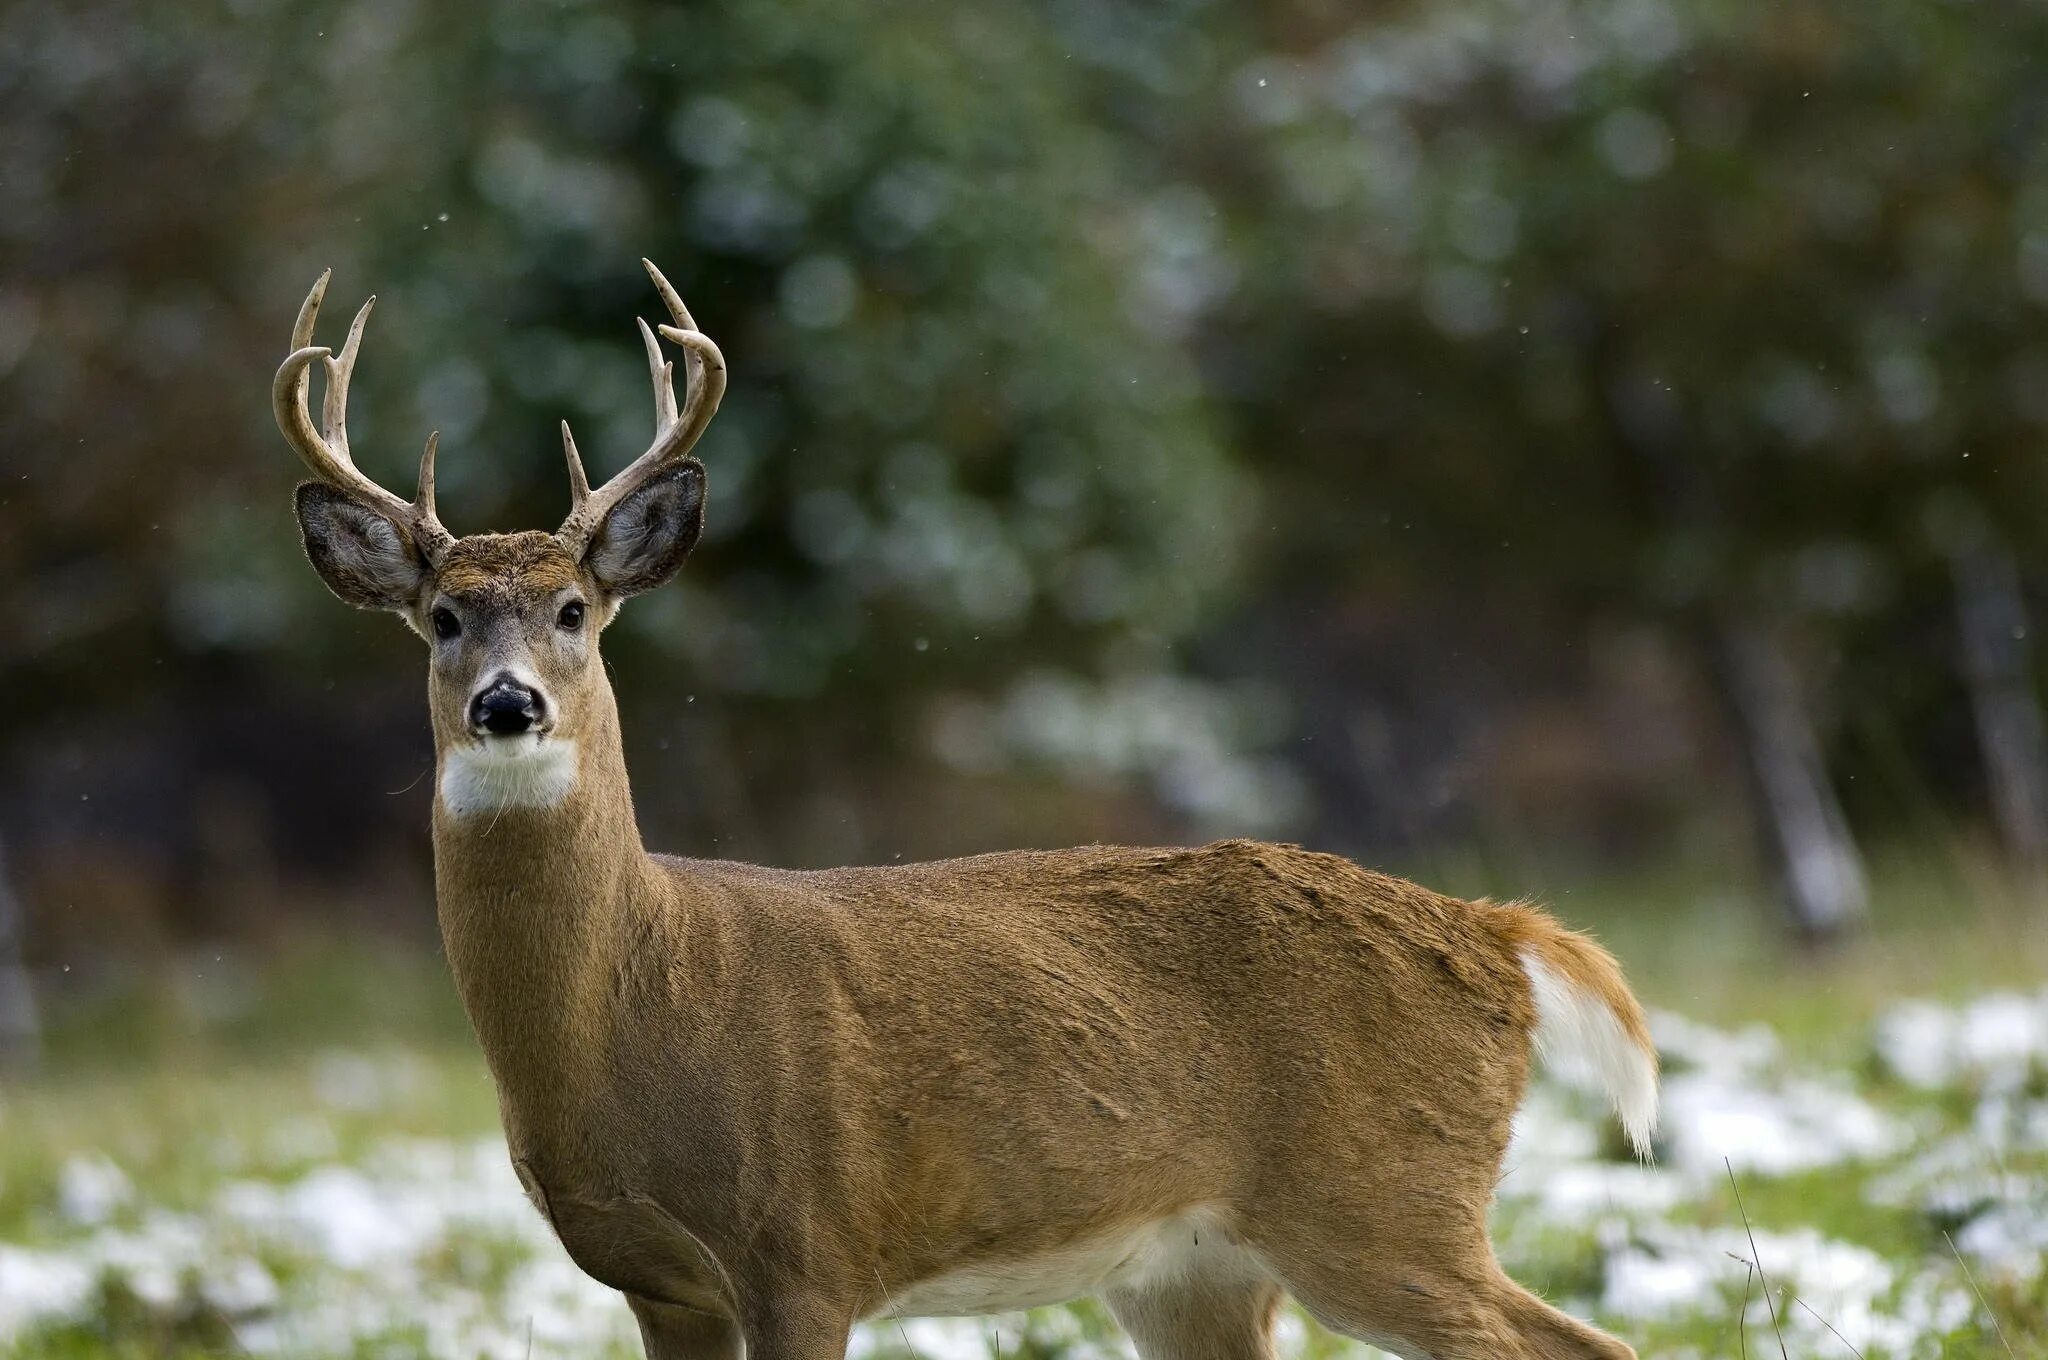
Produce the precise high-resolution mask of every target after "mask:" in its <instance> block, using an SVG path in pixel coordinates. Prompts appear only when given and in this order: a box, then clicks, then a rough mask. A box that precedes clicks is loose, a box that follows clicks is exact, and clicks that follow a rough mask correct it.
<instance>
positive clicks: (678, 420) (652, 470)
mask: <svg viewBox="0 0 2048 1360" xmlns="http://www.w3.org/2000/svg"><path fill="white" fill-rule="evenodd" d="M641 263H642V264H644V265H646V266H647V273H648V275H649V276H650V277H651V278H653V280H654V286H655V289H656V291H658V292H659V293H660V294H661V299H662V302H663V303H664V304H665V305H666V306H667V307H668V310H669V315H671V316H673V317H674V318H675V319H676V321H677V323H678V324H677V325H673V326H660V327H649V326H648V324H647V323H646V321H644V320H642V321H640V323H639V325H640V338H641V342H642V344H644V345H645V346H646V349H647V368H648V375H649V378H650V379H651V381H652V382H653V385H654V421H655V427H654V442H653V443H652V444H650V445H648V447H647V451H646V452H645V453H643V454H641V455H640V456H639V457H638V458H636V459H634V460H633V461H632V463H631V464H629V465H628V466H627V467H626V469H625V470H624V471H622V472H620V473H619V475H618V476H616V477H614V478H612V479H611V480H610V481H608V482H606V483H605V484H604V485H603V486H601V487H599V488H597V489H596V490H595V491H592V490H591V489H590V485H589V482H588V481H587V480H586V478H585V476H584V472H583V460H582V458H581V457H579V456H578V454H577V452H576V441H575V440H574V439H573V438H572V437H571V436H570V434H569V425H568V422H567V421H564V422H563V423H562V452H563V455H564V457H565V459H566V461H567V462H568V465H569V517H568V518H567V519H565V520H563V521H562V527H561V528H559V529H557V530H556V531H555V534H556V536H557V537H559V538H560V539H561V540H562V541H563V544H564V545H565V546H566V547H568V548H569V550H570V551H571V552H573V553H576V554H579V555H580V554H581V553H582V551H583V550H584V549H585V548H587V547H588V546H590V540H591V539H592V538H593V537H594V536H595V535H596V533H597V530H598V527H599V526H600V525H602V524H603V523H604V520H605V516H606V515H608V514H610V513H611V511H612V508H613V507H614V506H616V505H617V504H618V503H619V502H620V501H622V500H624V499H625V498H626V497H627V496H628V495H630V494H631V493H632V492H633V491H634V490H636V489H637V488H639V487H640V486H642V485H643V484H645V483H646V482H647V481H648V480H649V479H651V478H653V477H654V476H656V475H658V474H659V473H661V472H662V471H663V470H665V469H667V468H670V467H673V466H675V465H676V464H677V463H679V462H681V461H682V460H683V459H684V458H685V457H687V456H688V455H689V452H690V449H691V448H692V447H693V446H694V445H695V444H696V442H697V440H698V438H699V437H700V436H701V435H702V434H703V433H704V427H705V426H707V425H709V424H710V423H711V417H712V416H713V415H715V414H717V412H718V403H719V401H720V400H721V399H722V398H723V397H724V395H725V356H724V355H722V354H720V353H719V350H718V346H717V345H715V344H713V343H712V341H711V337H710V336H708V335H705V334H704V333H703V332H701V331H699V330H698V329H697V328H696V325H695V323H694V322H693V321H692V320H691V317H690V312H689V309H688V308H687V307H685V306H683V300H682V298H681V297H679V296H678V295H677V294H676V290H675V289H674V288H673V287H671V286H670V285H669V281H668V280H667V279H666V278H663V277H662V273H661V271H660V270H659V269H656V268H655V267H654V266H653V264H651V263H649V262H648V261H646V260H642V261H641ZM657 330H658V331H659V332H660V334H661V335H662V336H664V337H665V338H667V339H668V340H671V341H673V342H674V343H675V344H677V345H679V346H681V347H682V350H683V373H684V377H685V381H686V383H687V388H686V392H687V395H686V396H685V398H684V400H683V405H682V410H681V411H680V412H678V411H677V409H676V395H675V365H674V363H673V362H670V361H668V360H664V359H663V358H662V357H661V346H660V344H659V343H658V342H657V341H656V340H655V333H656V331H657Z"/></svg>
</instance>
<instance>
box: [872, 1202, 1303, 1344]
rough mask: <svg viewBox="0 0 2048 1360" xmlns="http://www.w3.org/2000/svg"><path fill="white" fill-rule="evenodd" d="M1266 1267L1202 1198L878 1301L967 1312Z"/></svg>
mask: <svg viewBox="0 0 2048 1360" xmlns="http://www.w3.org/2000/svg"><path fill="white" fill-rule="evenodd" d="M1264 1273H1265V1272H1264V1271H1263V1270H1262V1269H1261V1268H1260V1267H1259V1265H1258V1264H1257V1262H1256V1261H1254V1260H1253V1258H1252V1256H1251V1254H1250V1253H1249V1252H1247V1251H1246V1250H1245V1249H1244V1247H1243V1246H1241V1245H1240V1244H1239V1243H1238V1241H1237V1239H1236V1238H1235V1237H1234V1236H1232V1235H1231V1234H1230V1233H1229V1232H1227V1231H1226V1230H1225V1229H1224V1227H1223V1224H1222V1222H1221V1219H1220V1216H1219V1215H1218V1214H1217V1213H1216V1211H1215V1210H1213V1209H1210V1208H1208V1207H1206V1206H1198V1207H1196V1208H1192V1209H1188V1210H1185V1211H1183V1212H1181V1213H1178V1214H1175V1215H1174V1216H1173V1217H1171V1218H1162V1219H1157V1220H1154V1221H1153V1222H1151V1223H1144V1224H1139V1225H1137V1226H1135V1227H1132V1228H1129V1229H1127V1230H1125V1231H1123V1232H1119V1233H1114V1234H1111V1235H1109V1236H1106V1237H1100V1238H1094V1239H1091V1240H1089V1241H1086V1242H1076V1243H1074V1244H1072V1245H1070V1246H1066V1247H1061V1248H1059V1249H1058V1250H1056V1251H1049V1252H1042V1253H1040V1254H1038V1255H1036V1256H1028V1257H1021V1258H1018V1259H1014V1260H1008V1261H1002V1260H997V1261H982V1262H977V1263H975V1264H973V1265H968V1266H961V1267H960V1268H958V1269H956V1270H949V1271H947V1272H945V1273H944V1274H941V1275H934V1276H931V1277H930V1278H928V1279H923V1280H919V1281H918V1282H917V1283H915V1284H913V1285H910V1286H909V1287H908V1288H905V1289H903V1290H901V1291H899V1292H897V1293H896V1294H895V1295H894V1296H893V1297H891V1298H890V1299H889V1300H888V1301H887V1302H886V1304H885V1305H884V1310H883V1313H882V1316H885V1317H972V1316H977V1315H979V1314H983V1313H1009V1312H1015V1311H1017V1310H1018V1309H1022V1308H1037V1307H1041V1306H1043V1305H1045V1304H1049V1303H1064V1302H1066V1301H1067V1300H1068V1299H1077V1298H1080V1297H1082V1296H1083V1295H1086V1294H1101V1293H1105V1292H1111V1291H1115V1290H1119V1289H1143V1288H1145V1287H1146V1286H1148V1285H1153V1284H1159V1283H1164V1282H1166V1281H1170V1280H1175V1279H1182V1278H1186V1277H1189V1276H1196V1275H1200V1276H1205V1277H1209V1278H1215V1277H1216V1276H1218V1275H1223V1276H1226V1277H1230V1278H1243V1277H1246V1276H1258V1275H1262V1274H1264Z"/></svg>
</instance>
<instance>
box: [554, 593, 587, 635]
mask: <svg viewBox="0 0 2048 1360" xmlns="http://www.w3.org/2000/svg"><path fill="white" fill-rule="evenodd" d="M555 623H556V624H557V625H558V626H560V627H563V628H567V629H569V630H570V631H572V632H573V631H575V630H576V629H578V628H581V627H582V626H583V602H582V601H581V600H571V601H569V603H567V604H565V605H563V606H562V612H561V613H559V614H557V615H555Z"/></svg>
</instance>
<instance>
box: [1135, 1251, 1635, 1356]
mask: <svg viewBox="0 0 2048 1360" xmlns="http://www.w3.org/2000/svg"><path fill="white" fill-rule="evenodd" d="M1409 1226H1411V1227H1412V1225H1409ZM1376 1239H1377V1240H1379V1241H1382V1242H1384V1243H1385V1244H1386V1246H1385V1248H1384V1249H1383V1250H1371V1249H1367V1250H1359V1249H1355V1248H1349V1247H1345V1246H1338V1247H1335V1249H1332V1248H1331V1247H1327V1246H1318V1245H1308V1247H1307V1249H1306V1250H1285V1251H1283V1252H1282V1253H1277V1254H1276V1260H1275V1262H1274V1264H1275V1266H1276V1267H1277V1268H1278V1270H1279V1272H1280V1277H1281V1281H1282V1283H1284V1284H1285V1285H1286V1287H1287V1289H1288V1290H1289V1291H1290V1292H1291V1293H1292V1294H1293V1295H1294V1296H1295V1297H1296V1298H1297V1299H1299V1300H1300V1301H1301V1304H1302V1306H1303V1307H1304V1308H1306V1309H1308V1311H1309V1313H1310V1314H1311V1315H1313V1316H1314V1317H1315V1318H1316V1320H1317V1321H1319V1322H1321V1323H1322V1324H1323V1325H1324V1326H1326V1327H1328V1328H1330V1329H1331V1330H1332V1331H1337V1332H1342V1333H1344V1334H1345V1335H1347V1336H1352V1337H1356V1338H1358V1339H1359V1340H1361V1341H1366V1342H1369V1343H1371V1344H1373V1345H1375V1346H1378V1347H1380V1348H1381V1349H1382V1350H1389V1351H1392V1352H1394V1353H1395V1354H1396V1355H1399V1356H1402V1357H1403V1358H1404V1360H1636V1353H1635V1352H1634V1351H1633V1350H1631V1349H1630V1348H1629V1347H1627V1346H1625V1345H1623V1344H1622V1343H1621V1342H1619V1341H1617V1340H1615V1339H1614V1338H1613V1337H1611V1336H1608V1335H1606V1334H1605V1333H1604V1332H1600V1331H1596V1330H1595V1329H1593V1328H1591V1327H1588V1326H1587V1325H1586V1324H1585V1323H1583V1322H1580V1321H1578V1320H1577V1319H1576V1318H1572V1317H1568V1316H1566V1315H1565V1314H1563V1313H1561V1312H1559V1311H1558V1310H1557V1309H1555V1308H1553V1307H1551V1306H1550V1305H1549V1304H1547V1303H1545V1302H1543V1300H1541V1299H1539V1298H1537V1297H1536V1296H1535V1295H1534V1294H1531V1293H1530V1292H1529V1291H1528V1290H1526V1289H1524V1288H1522V1287H1521V1286H1520V1285H1518V1284H1516V1283H1515V1282H1514V1281H1513V1280H1510V1279H1509V1278H1508V1277H1507V1276H1506V1275H1505V1274H1504V1273H1502V1271H1501V1268H1500V1266H1499V1264H1498V1263H1496V1262H1495V1260H1494V1259H1493V1247H1492V1244H1491V1243H1489V1242H1488V1241H1487V1240H1486V1237H1485V1235H1484V1233H1483V1232H1479V1231H1472V1232H1469V1233H1467V1234H1464V1235H1462V1236H1461V1237H1459V1238H1454V1239H1448V1240H1447V1239H1444V1238H1439V1239H1438V1240H1437V1241H1435V1242H1434V1243H1430V1244H1425V1243H1422V1242H1418V1241H1417V1240H1416V1239H1415V1238H1414V1237H1413V1236H1412V1235H1411V1236H1410V1237H1408V1238H1407V1239H1406V1240H1403V1239H1402V1238H1401V1237H1399V1236H1392V1235H1390V1236H1385V1237H1378V1236H1377V1235H1376ZM1353 1240H1356V1239H1353ZM1147 1360H1150V1357H1147Z"/></svg>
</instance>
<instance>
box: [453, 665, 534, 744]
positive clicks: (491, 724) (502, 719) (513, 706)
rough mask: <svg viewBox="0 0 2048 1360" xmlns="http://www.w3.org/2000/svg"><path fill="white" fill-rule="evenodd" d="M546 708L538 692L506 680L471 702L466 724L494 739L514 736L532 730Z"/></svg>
mask: <svg viewBox="0 0 2048 1360" xmlns="http://www.w3.org/2000/svg"><path fill="white" fill-rule="evenodd" d="M545 708H546V705H544V704H543V703H542V702H541V697H540V694H539V693H538V692H537V691H535V690H530V689H528V688H527V687H526V686H524V685H522V684H520V683H519V682H518V681H516V680H513V679H512V678H510V677H509V676H507V677H504V678H502V679H499V680H497V681H496V682H494V683H493V684H492V685H491V687H490V688H489V689H487V690H485V691H484V692H483V693H482V694H479V695H477V696H476V698H475V699H473V700H471V701H470V705H469V721H470V725H471V726H473V727H480V728H482V729H483V730H484V731H486V732H489V733H491V734H492V735H494V736H500V737H510V736H517V735H518V734H519V733H521V732H526V731H530V730H532V728H533V725H534V724H535V723H537V722H539V721H540V718H541V714H542V713H543V712H544V711H545Z"/></svg>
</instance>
